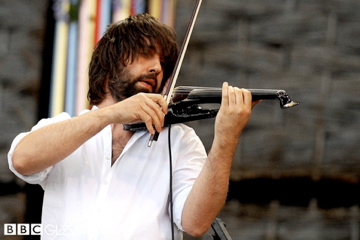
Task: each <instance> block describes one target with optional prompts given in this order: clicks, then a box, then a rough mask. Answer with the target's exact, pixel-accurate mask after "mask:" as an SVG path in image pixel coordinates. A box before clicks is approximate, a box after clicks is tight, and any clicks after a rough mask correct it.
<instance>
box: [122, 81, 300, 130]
mask: <svg viewBox="0 0 360 240" xmlns="http://www.w3.org/2000/svg"><path fill="white" fill-rule="evenodd" d="M247 90H248V91H250V93H251V95H252V100H253V101H257V100H278V101H279V103H280V108H281V109H287V108H291V107H294V106H297V105H299V102H294V101H292V100H291V99H290V97H289V96H288V94H287V92H286V91H285V90H276V89H247ZM221 98H222V89H221V88H215V87H195V86H179V87H176V88H174V91H173V94H172V96H171V98H170V103H169V106H168V113H167V114H166V115H165V123H164V126H165V127H167V126H169V125H171V124H175V123H185V122H189V121H196V120H201V119H208V118H215V117H216V115H217V113H218V111H219V107H217V108H214V107H212V108H210V109H209V108H204V106H206V104H221ZM124 130H128V131H139V130H146V125H145V123H134V124H125V125H124Z"/></svg>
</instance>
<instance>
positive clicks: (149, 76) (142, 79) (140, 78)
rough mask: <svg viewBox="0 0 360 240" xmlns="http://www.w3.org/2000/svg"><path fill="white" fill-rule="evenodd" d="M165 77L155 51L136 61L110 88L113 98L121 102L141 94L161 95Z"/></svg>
mask: <svg viewBox="0 0 360 240" xmlns="http://www.w3.org/2000/svg"><path fill="white" fill-rule="evenodd" d="M163 76H164V72H163V67H162V62H161V59H160V57H159V55H158V54H157V53H155V51H153V52H150V53H147V54H141V55H140V56H139V57H137V58H136V59H134V61H133V62H132V63H131V64H128V65H127V66H126V67H125V68H124V70H123V72H122V73H121V74H120V76H119V78H118V79H113V80H110V81H109V86H108V87H109V90H110V93H111V95H112V96H113V98H114V99H115V100H116V101H121V100H124V99H125V98H128V97H131V96H132V95H135V94H137V93H140V92H145V93H159V92H160V88H161V82H162V79H163Z"/></svg>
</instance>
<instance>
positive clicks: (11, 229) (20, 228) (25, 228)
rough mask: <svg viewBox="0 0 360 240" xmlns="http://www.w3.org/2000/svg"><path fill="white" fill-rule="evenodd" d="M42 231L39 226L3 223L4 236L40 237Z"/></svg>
mask: <svg viewBox="0 0 360 240" xmlns="http://www.w3.org/2000/svg"><path fill="white" fill-rule="evenodd" d="M42 231H43V228H42V225H41V224H33V223H32V224H29V223H17V224H16V223H5V224H4V235H41V234H42Z"/></svg>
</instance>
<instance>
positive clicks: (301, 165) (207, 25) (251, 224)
mask: <svg viewBox="0 0 360 240" xmlns="http://www.w3.org/2000/svg"><path fill="white" fill-rule="evenodd" d="M48 3H49V2H48V1H43V0H26V1H23V0H1V1H0V20H1V21H0V40H1V45H0V69H1V70H0V111H1V114H0V123H1V124H0V132H1V135H0V232H1V233H0V234H2V233H3V230H2V228H3V223H4V222H21V221H23V219H24V212H25V209H26V205H25V203H26V200H25V194H24V191H25V189H24V184H23V183H22V182H19V181H18V180H17V179H16V178H15V177H14V176H13V175H12V174H11V173H10V172H9V170H8V168H7V163H6V155H7V152H8V149H9V147H10V143H11V141H12V139H13V138H14V137H15V136H16V135H17V134H18V133H19V132H21V131H26V130H28V129H29V128H30V127H31V126H32V125H33V124H34V123H35V122H36V121H37V118H38V112H39V106H40V105H39V102H38V99H39V96H40V94H44V93H43V92H41V91H40V83H41V78H42V77H43V76H44V71H45V70H46V69H45V70H44V69H42V67H43V64H42V61H43V60H44V54H45V53H44V52H43V50H44V39H45V36H44V31H45V26H46V19H47V18H46V10H47V7H48V6H47V4H48ZM177 5H178V8H177V22H176V29H177V32H178V36H179V42H181V40H182V38H183V34H184V31H185V29H186V27H187V24H188V21H189V19H190V15H191V11H192V8H193V6H194V1H193V0H181V1H177ZM359 26H360V3H359V2H358V1H355V0H346V1H343V0H318V1H312V0H272V1H266V0H221V1H216V0H206V1H203V6H202V9H201V11H200V13H199V17H198V21H197V23H196V26H195V29H194V33H193V36H192V38H191V41H190V45H189V49H188V51H187V53H186V57H185V60H184V64H183V67H182V69H181V72H180V76H179V80H178V85H193V86H196V85H198V86H211V87H220V86H221V84H222V82H223V81H228V82H229V83H230V84H232V85H235V86H239V87H245V88H275V89H285V90H286V91H287V92H288V94H289V96H290V97H291V98H292V99H293V100H295V101H299V102H300V105H299V106H297V107H295V108H291V109H287V110H282V109H280V108H279V104H278V103H277V102H276V101H263V102H262V103H260V104H259V105H257V106H256V107H255V108H254V110H253V115H252V117H251V119H250V122H249V124H248V126H247V128H246V129H245V131H244V133H243V135H242V137H241V141H240V143H239V146H238V149H237V152H236V156H235V158H234V164H233V171H232V179H231V184H230V192H229V199H228V202H227V204H226V206H225V208H224V210H223V211H222V212H221V214H220V215H219V217H221V219H222V220H224V221H225V223H226V224H227V226H228V230H229V232H230V234H231V235H232V237H233V239H248V240H253V239H266V240H272V239H351V240H355V239H359V235H360V234H359V231H360V230H359V207H358V206H359V197H358V193H359V190H360V189H359V175H360V148H359V147H358V143H359V142H360V141H359V140H360V134H359V133H358V132H359V131H358V129H359V127H360V108H359V107H358V106H359V104H360V95H359V90H360V84H359V81H360V80H359V76H360V41H359V40H358V37H359V36H360V28H359ZM45 94H46V93H45ZM189 125H191V126H192V127H194V128H195V129H196V131H197V133H198V134H199V136H200V137H201V138H202V140H203V141H204V144H205V145H206V148H207V149H209V148H210V146H211V139H212V136H213V131H212V129H213V125H214V120H202V121H198V122H192V123H190V124H189ZM28 209H29V208H28ZM0 236H2V235H0ZM186 238H188V239H192V238H190V237H189V236H186ZM11 239H16V238H13V237H12V238H11ZM18 239H21V238H18Z"/></svg>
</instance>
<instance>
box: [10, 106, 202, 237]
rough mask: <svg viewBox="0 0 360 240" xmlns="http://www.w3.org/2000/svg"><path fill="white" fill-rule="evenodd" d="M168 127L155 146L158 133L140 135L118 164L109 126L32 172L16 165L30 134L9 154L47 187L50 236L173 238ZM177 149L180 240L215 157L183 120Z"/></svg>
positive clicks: (31, 179) (174, 130)
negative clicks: (193, 196) (195, 192)
mask: <svg viewBox="0 0 360 240" xmlns="http://www.w3.org/2000/svg"><path fill="white" fill-rule="evenodd" d="M87 111H89V110H86V111H85V112H83V113H82V114H84V113H86V112H87ZM69 118H70V116H69V115H68V114H67V113H62V114H60V115H58V116H56V117H54V118H50V119H43V120H41V121H40V122H39V123H38V124H37V125H36V126H35V127H33V129H32V131H33V130H35V129H38V128H40V127H43V126H45V125H48V124H51V123H54V122H58V121H62V120H65V119H69ZM168 131H169V129H168V128H165V129H164V130H163V131H162V132H161V134H160V135H159V138H158V140H157V141H156V142H154V143H153V144H152V146H151V147H148V146H147V143H148V141H149V137H150V134H149V133H148V132H146V131H138V132H136V133H135V134H134V135H133V136H132V138H131V139H130V140H129V142H128V143H127V145H126V146H125V148H124V150H123V152H122V153H121V155H120V156H119V158H118V159H117V161H116V162H115V163H114V164H113V166H111V151H112V142H111V139H112V136H111V135H112V132H111V127H110V126H107V127H105V128H104V129H103V130H102V131H101V132H99V133H98V134H97V135H95V136H94V137H92V138H91V139H89V140H88V141H87V142H85V143H84V144H83V145H82V146H81V147H79V148H78V149H77V150H76V151H75V152H73V153H72V154H71V155H70V156H68V157H67V158H65V159H64V160H62V161H61V162H59V163H57V164H55V165H54V166H52V167H50V168H48V169H45V170H43V171H41V172H39V173H36V174H33V175H30V176H23V175H21V174H19V173H18V172H16V171H15V169H14V167H13V165H12V154H13V151H14V149H15V147H16V145H17V144H18V143H19V141H20V140H21V139H22V138H23V137H24V136H25V135H26V134H27V133H21V134H19V135H18V136H17V137H16V138H15V139H14V141H13V143H12V146H11V149H10V152H9V154H8V161H9V167H10V169H11V170H12V171H13V172H14V173H15V174H16V175H17V176H18V177H20V178H21V179H23V180H24V181H26V182H28V183H31V184H40V185H41V186H42V188H43V189H44V191H45V192H44V203H43V212H42V225H43V234H42V235H43V236H42V239H74V240H75V239H76V240H81V239H103V240H109V239H127V240H128V239H136V240H139V239H147V240H149V239H154V240H159V239H171V223H170V216H169V215H170V208H169V199H168V195H169V181H170V180H169V177H170V174H169V150H168ZM171 154H172V167H173V169H172V174H173V180H172V181H173V199H174V200H173V201H174V207H173V212H174V222H175V227H174V229H175V239H182V231H181V230H182V226H181V214H182V210H183V206H184V203H185V200H186V198H187V196H188V193H189V192H190V190H191V188H192V185H193V183H194V181H195V179H196V178H197V176H198V174H199V173H200V171H201V169H202V167H203V164H204V162H205V160H206V158H207V155H206V152H205V149H204V146H203V144H202V143H201V141H200V139H199V138H198V136H197V135H196V134H195V132H194V130H193V129H191V128H189V127H187V126H185V125H183V124H176V125H173V126H172V127H171Z"/></svg>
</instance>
